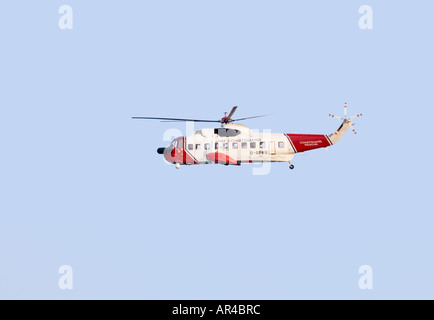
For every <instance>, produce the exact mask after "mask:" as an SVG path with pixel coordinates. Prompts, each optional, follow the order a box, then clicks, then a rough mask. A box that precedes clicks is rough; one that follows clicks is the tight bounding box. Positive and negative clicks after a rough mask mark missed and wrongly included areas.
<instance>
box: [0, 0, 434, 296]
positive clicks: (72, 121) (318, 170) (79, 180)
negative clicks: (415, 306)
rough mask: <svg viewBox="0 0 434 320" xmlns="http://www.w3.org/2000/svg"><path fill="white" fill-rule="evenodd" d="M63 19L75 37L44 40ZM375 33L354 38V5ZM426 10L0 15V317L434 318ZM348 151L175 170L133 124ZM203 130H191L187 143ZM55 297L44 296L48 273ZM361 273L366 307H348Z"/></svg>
mask: <svg viewBox="0 0 434 320" xmlns="http://www.w3.org/2000/svg"><path fill="white" fill-rule="evenodd" d="M63 4H69V5H70V6H71V7H72V9H73V12H74V16H73V17H74V21H73V23H74V24H73V27H74V29H73V30H60V29H59V27H58V19H59V17H60V15H59V14H58V8H59V7H60V6H61V5H63ZM364 4H368V5H371V6H372V8H373V18H374V29H373V30H361V29H359V27H358V20H359V17H360V14H359V13H358V9H359V7H360V6H361V5H364ZM432 12H434V4H432V3H430V2H426V1H424V2H423V1H416V2H406V1H405V2H404V1H332V2H329V3H324V2H323V1H292V2H290V1H266V2H265V1H116V2H115V1H111V2H107V1H83V0H80V1H79V0H71V1H68V0H65V1H57V0H56V1H55V0H52V1H39V2H36V1H8V2H6V1H3V2H2V3H1V4H0V34H1V55H0V57H1V60H0V61H1V62H0V66H1V68H0V87H1V90H0V137H1V138H0V146H1V150H2V156H1V160H0V165H1V166H0V194H1V198H0V218H1V222H0V257H1V263H0V298H26V299H36V298H37V299H48V298H54V299H76V298H81V299H90V298H95V299H104V298H110V299H117V298H120V299H123V298H132V299H292V298H300V299H304V298H324V299H334V298H345V299H370V298H372V299H380V298H391V299H393V298H431V299H432V298H434V295H433V288H434V258H433V254H432V252H433V250H432V245H433V243H434V235H433V223H434V218H433V214H432V208H431V199H430V197H431V194H432V192H431V185H432V178H433V169H432V165H431V163H430V162H431V159H432V143H431V132H430V131H431V130H430V129H431V127H432V126H431V121H433V108H432V104H433V95H432V92H433V71H434V67H433V59H432V57H433V56H434V49H433V46H432V36H433V30H434V20H433V19H432ZM344 102H348V106H349V112H350V113H352V114H355V113H363V115H364V116H363V118H361V119H357V121H355V122H356V123H357V125H356V127H355V128H356V129H357V131H358V134H357V135H354V134H352V133H351V132H348V133H347V135H346V136H345V137H344V138H343V139H342V140H341V141H340V142H339V143H338V144H337V145H336V146H333V147H330V148H329V149H328V151H324V150H316V151H311V152H306V153H305V154H304V155H296V156H295V158H294V161H293V163H294V165H295V169H294V170H292V171H291V170H289V169H288V166H287V164H274V165H273V166H272V170H271V172H270V174H269V175H265V176H254V175H252V168H253V166H252V165H242V166H241V167H231V166H229V167H226V166H220V165H208V166H189V167H182V168H181V169H180V170H176V169H175V168H174V167H173V166H168V165H166V164H165V163H164V162H163V160H162V159H161V156H160V155H158V154H157V153H156V149H157V147H160V146H164V145H166V144H167V143H168V142H165V141H163V134H164V132H165V131H166V130H167V129H170V128H177V129H180V130H183V131H185V125H183V124H173V123H160V122H147V121H134V120H131V116H134V115H143V116H161V117H167V116H173V117H194V118H215V119H218V118H219V117H221V116H222V115H223V112H224V111H229V110H230V108H231V107H232V106H233V105H238V106H239V108H238V110H237V113H236V116H238V117H244V116H251V115H257V114H264V113H271V114H272V116H270V117H266V118H261V119H255V120H251V121H248V122H247V121H246V122H245V123H244V124H246V125H248V126H249V127H251V128H254V129H271V130H272V132H297V133H331V132H332V131H333V130H335V129H336V128H337V127H338V126H339V122H338V121H336V120H335V119H331V118H329V117H328V114H329V113H334V114H337V115H341V114H342V113H343V104H344ZM201 127H206V126H200V125H198V126H196V128H201ZM65 264H66V265H70V266H71V267H72V269H73V272H74V273H73V285H74V288H73V290H60V289H59V288H58V286H57V283H58V279H59V277H60V275H59V274H58V273H57V270H58V268H59V267H60V266H61V265H65ZM361 265H370V266H372V268H373V272H374V279H373V281H374V289H373V290H360V289H359V287H358V280H359V277H360V275H359V274H358V269H359V267H360V266H361Z"/></svg>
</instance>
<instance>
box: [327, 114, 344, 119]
mask: <svg viewBox="0 0 434 320" xmlns="http://www.w3.org/2000/svg"><path fill="white" fill-rule="evenodd" d="M329 116H330V117H332V118H336V119H339V120H342V118H341V117H338V116H335V115H334V114H329Z"/></svg>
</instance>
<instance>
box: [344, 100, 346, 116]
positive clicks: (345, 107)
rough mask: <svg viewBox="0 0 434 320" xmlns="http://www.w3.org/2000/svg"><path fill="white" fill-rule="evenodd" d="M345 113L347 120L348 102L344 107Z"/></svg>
mask: <svg viewBox="0 0 434 320" xmlns="http://www.w3.org/2000/svg"><path fill="white" fill-rule="evenodd" d="M344 113H345V118H347V103H346V102H345V105H344Z"/></svg>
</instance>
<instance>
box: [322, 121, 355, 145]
mask: <svg viewBox="0 0 434 320" xmlns="http://www.w3.org/2000/svg"><path fill="white" fill-rule="evenodd" d="M352 124H353V123H352V122H351V121H349V120H346V119H345V120H344V121H343V122H342V124H341V126H340V127H339V128H338V130H336V131H335V132H333V133H332V134H329V135H328V137H329V139H330V141H331V142H332V144H336V143H337V142H338V141H339V140H341V138H342V137H343V136H344V134H345V132H347V130H348V129H350V128H351V125H352Z"/></svg>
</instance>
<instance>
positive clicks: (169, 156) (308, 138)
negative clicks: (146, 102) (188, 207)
mask: <svg viewBox="0 0 434 320" xmlns="http://www.w3.org/2000/svg"><path fill="white" fill-rule="evenodd" d="M237 108H238V106H234V107H233V108H232V110H231V111H230V112H229V114H227V113H226V112H225V115H224V117H222V118H221V119H219V120H204V119H185V118H160V117H140V116H134V117H132V119H145V120H160V121H161V122H178V121H181V122H187V121H191V122H204V123H220V125H221V126H220V127H219V128H203V129H199V130H196V131H195V132H194V133H193V134H192V135H189V136H181V137H177V138H175V139H174V140H173V141H172V142H171V143H170V145H168V146H166V147H161V148H158V149H157V153H158V154H161V155H163V156H164V158H165V160H166V161H168V162H169V163H172V164H175V167H176V168H177V169H179V168H180V167H181V165H199V164H224V165H236V166H239V165H241V164H242V163H261V162H262V163H263V162H287V163H288V164H289V168H290V169H294V165H293V164H292V163H291V161H292V159H293V158H294V155H295V154H296V153H303V152H305V151H309V150H314V149H319V148H327V147H329V146H331V145H334V144H336V143H337V142H338V141H339V140H340V139H341V138H342V137H343V135H344V134H345V133H346V132H347V131H348V129H352V131H353V132H354V133H355V134H356V133H357V132H356V131H355V130H354V128H353V125H354V123H353V122H352V121H351V120H352V119H354V118H357V117H361V116H362V114H357V115H355V116H351V117H347V103H346V102H345V105H344V117H339V116H335V115H333V114H329V116H330V117H333V118H335V119H339V120H342V123H341V125H340V126H339V128H338V129H337V130H336V131H334V132H333V133H331V134H329V135H327V134H297V133H258V132H254V131H252V130H250V129H249V128H248V127H247V126H245V125H243V124H240V123H234V122H238V121H243V120H248V119H254V118H260V117H265V116H268V115H260V116H253V117H245V118H238V119H233V118H232V116H233V115H234V113H235V111H236V110H237Z"/></svg>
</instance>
